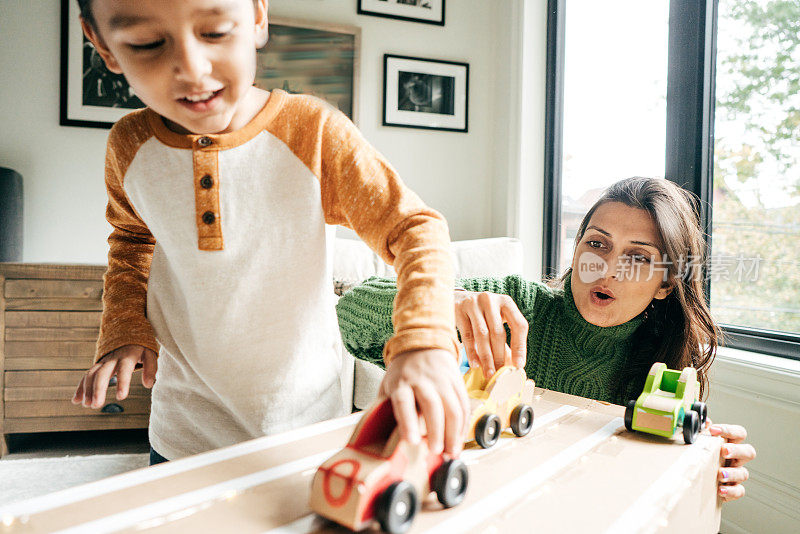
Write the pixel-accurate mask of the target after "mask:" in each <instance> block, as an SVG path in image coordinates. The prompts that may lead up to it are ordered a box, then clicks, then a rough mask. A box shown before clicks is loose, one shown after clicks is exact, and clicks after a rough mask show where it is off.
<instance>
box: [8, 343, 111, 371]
mask: <svg viewBox="0 0 800 534" xmlns="http://www.w3.org/2000/svg"><path fill="white" fill-rule="evenodd" d="M95 345H96V343H95V341H6V342H5V368H6V370H8V371H16V370H23V369H45V370H46V369H83V370H86V369H88V368H89V367H91V366H92V363H93V361H94V352H95Z"/></svg>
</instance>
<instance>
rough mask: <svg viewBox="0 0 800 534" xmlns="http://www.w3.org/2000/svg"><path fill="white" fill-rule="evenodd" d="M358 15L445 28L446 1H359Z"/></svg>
mask: <svg viewBox="0 0 800 534" xmlns="http://www.w3.org/2000/svg"><path fill="white" fill-rule="evenodd" d="M358 14H359V15H374V16H376V17H386V18H389V19H398V20H408V21H411V22H424V23H426V24H437V25H439V26H444V0H358Z"/></svg>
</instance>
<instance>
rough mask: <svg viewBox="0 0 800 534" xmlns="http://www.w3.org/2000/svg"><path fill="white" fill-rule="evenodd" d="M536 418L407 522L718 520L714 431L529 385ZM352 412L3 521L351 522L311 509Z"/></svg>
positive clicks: (299, 525) (108, 525)
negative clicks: (322, 470) (684, 431)
mask: <svg viewBox="0 0 800 534" xmlns="http://www.w3.org/2000/svg"><path fill="white" fill-rule="evenodd" d="M533 408H534V412H535V417H534V428H533V430H532V431H531V433H530V434H529V435H528V436H526V437H524V438H517V437H515V436H513V434H510V433H505V434H504V435H503V437H502V438H501V439H500V441H499V442H498V443H497V444H496V445H495V446H494V447H493V448H491V449H486V450H484V449H480V448H477V447H476V446H475V445H472V446H470V447H468V448H467V449H466V450H465V451H464V453H463V455H462V459H463V460H464V461H465V462H466V463H467V465H468V468H469V476H470V479H469V489H468V492H467V496H466V498H465V499H464V502H463V503H461V504H460V505H459V506H456V507H455V508H451V509H449V510H444V509H442V508H441V505H439V503H438V502H437V501H436V498H435V496H430V497H429V498H428V499H426V500H425V502H424V503H423V507H422V510H421V512H420V513H419V514H418V515H417V517H416V519H415V521H414V525H413V527H412V529H411V532H436V533H439V532H441V533H448V534H449V533H454V532H475V533H482V534H483V533H487V532H497V533H505V532H529V531H533V530H536V531H539V532H614V533H618V532H660V531H664V532H666V531H667V530H673V531H674V530H675V529H676V528H678V529H680V528H682V527H683V526H686V527H688V528H689V531H691V532H717V528H718V526H719V503H718V501H717V499H716V470H717V467H718V465H719V448H720V445H721V442H722V441H721V439H719V438H713V437H711V436H709V435H707V434H703V435H701V436H700V437H699V438H698V440H697V442H696V443H695V444H694V445H691V446H688V445H683V442H682V440H681V438H680V437H676V438H675V439H674V440H672V441H669V440H665V439H662V438H657V437H654V436H648V435H643V434H633V433H629V432H626V431H625V429H624V425H623V421H622V415H623V412H624V409H623V408H622V407H621V406H614V405H607V404H602V403H598V402H595V401H591V400H587V399H583V398H579V397H573V396H569V395H564V394H560V393H555V392H550V391H545V390H541V389H537V390H536V396H535V400H534V406H533ZM359 416H360V414H354V415H351V416H348V417H344V418H341V419H335V420H332V421H326V422H323V423H318V424H316V425H312V426H309V427H305V428H301V429H297V430H294V431H291V432H288V433H285V434H280V435H275V436H269V437H265V438H260V439H256V440H252V441H248V442H245V443H242V444H239V445H235V446H233V447H228V448H225V449H220V450H217V451H212V452H209V453H206V454H201V455H197V456H193V457H190V458H186V459H183V460H179V461H175V462H169V463H166V464H161V465H158V466H154V467H151V468H146V469H140V470H137V471H133V472H130V473H126V474H123V475H119V476H116V477H111V478H108V479H105V480H101V481H97V482H93V483H91V484H87V485H84V486H80V487H77V488H72V489H69V490H65V491H62V492H58V493H54V494H51V495H48V496H44V497H40V498H36V499H32V500H28V501H22V502H20V503H16V504H11V505H9V506H6V507H0V533H3V534H4V533H7V532H9V533H10V532H13V533H17V532H19V533H26V534H29V533H31V534H32V533H40V532H41V533H43V532H62V533H76V534H77V533H81V534H84V533H88V532H125V533H134V532H153V533H162V532H163V533H166V532H171V533H173V532H174V533H179V532H181V533H182V532H215V533H218V532H237V533H265V532H273V533H282V534H300V533H307V532H320V533H321V532H347V530H346V529H343V528H341V527H338V526H337V525H334V524H331V523H329V522H327V521H325V520H323V519H321V518H319V517H317V516H316V515H314V514H312V513H311V512H310V510H309V508H308V505H307V501H308V493H309V489H310V486H311V478H312V476H313V474H314V472H315V470H316V468H317V466H319V465H320V464H321V463H322V462H323V461H324V460H325V459H327V458H328V457H329V456H332V455H333V454H334V453H335V452H336V451H337V450H338V449H339V448H341V447H342V446H344V444H345V443H346V442H347V440H348V438H349V436H350V433H351V431H352V429H353V427H354V426H355V423H356V422H357V421H358V418H359Z"/></svg>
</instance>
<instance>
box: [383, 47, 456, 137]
mask: <svg viewBox="0 0 800 534" xmlns="http://www.w3.org/2000/svg"><path fill="white" fill-rule="evenodd" d="M468 109H469V65H468V64H467V63H456V62H455V61H439V60H435V59H423V58H416V57H407V56H395V55H391V54H386V55H384V56H383V125H384V126H403V127H406V128H425V129H429V130H447V131H451V132H466V131H467V125H468V124H467V123H468Z"/></svg>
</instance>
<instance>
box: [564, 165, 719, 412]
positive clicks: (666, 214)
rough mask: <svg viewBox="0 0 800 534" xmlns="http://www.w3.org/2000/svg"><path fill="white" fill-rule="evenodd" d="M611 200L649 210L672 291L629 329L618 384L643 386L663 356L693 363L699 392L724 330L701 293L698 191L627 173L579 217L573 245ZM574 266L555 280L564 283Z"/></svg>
mask: <svg viewBox="0 0 800 534" xmlns="http://www.w3.org/2000/svg"><path fill="white" fill-rule="evenodd" d="M609 202H621V203H622V204H625V205H626V206H630V207H632V208H638V209H642V210H645V211H647V212H648V213H649V214H650V216H651V217H652V219H653V222H654V223H655V225H656V228H657V230H658V233H659V237H660V238H661V243H662V247H663V250H662V251H661V252H662V253H663V255H664V257H663V258H662V259H663V261H664V263H665V264H666V265H664V266H663V267H665V268H666V269H667V279H666V280H667V283H669V284H670V285H672V291H671V292H670V294H669V295H668V296H667V297H666V298H665V299H663V300H656V299H654V300H653V301H652V302H651V303H650V305H649V306H648V308H647V310H646V311H645V313H644V316H645V319H644V322H643V323H642V325H641V326H640V327H639V328H638V329H637V330H636V332H635V333H634V335H633V339H632V343H633V347H634V349H633V352H632V354H631V355H630V356H629V358H628V362H627V364H626V365H625V368H624V370H623V376H622V380H620V383H619V384H620V385H619V387H620V390H621V391H624V390H626V389H627V388H628V387H631V385H632V384H633V389H634V390H635V391H641V389H642V388H643V387H644V381H645V379H646V378H647V373H648V371H649V370H650V367H651V366H652V365H653V363H655V362H664V363H666V364H667V367H669V368H670V369H682V368H684V367H694V368H695V369H697V377H698V381H699V382H700V396H701V398H703V397H704V395H705V394H707V392H708V369H709V367H710V366H711V363H712V362H713V360H714V356H715V355H716V352H717V344H718V343H719V342H720V341H721V337H722V334H721V332H720V330H719V327H717V325H716V323H715V322H714V319H713V318H712V317H711V311H710V310H709V308H708V305H707V304H706V300H705V295H704V293H703V275H704V271H703V266H704V265H705V244H704V240H703V232H702V231H701V230H700V227H699V225H698V206H699V200H698V199H697V197H695V196H694V195H692V194H691V193H689V192H688V191H686V190H685V189H683V188H681V187H679V186H678V185H676V184H674V183H673V182H670V181H669V180H665V179H663V178H639V177H636V178H628V179H625V180H621V181H619V182H617V183H615V184H614V185H612V186H611V187H609V188H608V189H607V190H606V191H605V193H603V196H601V197H600V198H599V199H598V200H597V202H595V203H594V205H593V206H592V207H591V209H590V210H589V212H588V213H587V214H586V216H585V217H584V218H583V220H582V221H581V224H580V227H579V228H578V234H577V235H576V236H575V246H576V247H577V246H578V244H579V243H580V242H581V240H582V239H583V236H584V234H585V233H586V228H587V226H589V221H590V220H591V218H592V215H594V212H595V211H597V208H599V207H600V206H602V205H603V204H607V203H609ZM571 275H572V268H569V269H567V271H566V272H565V273H564V274H563V275H562V276H561V277H560V278H558V280H557V281H556V282H555V284H554V285H563V283H564V280H566V279H567V277H569V276H571Z"/></svg>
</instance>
